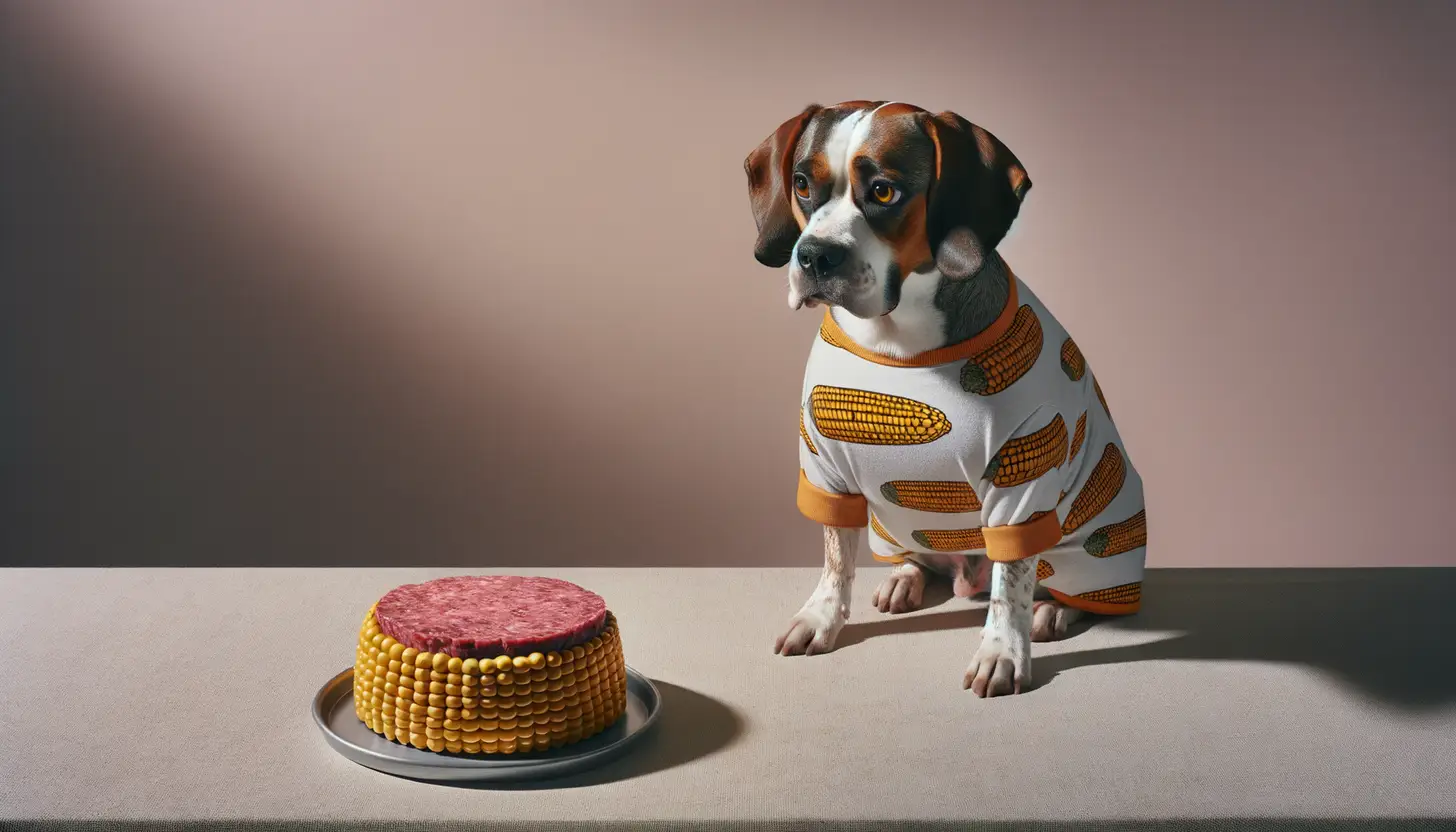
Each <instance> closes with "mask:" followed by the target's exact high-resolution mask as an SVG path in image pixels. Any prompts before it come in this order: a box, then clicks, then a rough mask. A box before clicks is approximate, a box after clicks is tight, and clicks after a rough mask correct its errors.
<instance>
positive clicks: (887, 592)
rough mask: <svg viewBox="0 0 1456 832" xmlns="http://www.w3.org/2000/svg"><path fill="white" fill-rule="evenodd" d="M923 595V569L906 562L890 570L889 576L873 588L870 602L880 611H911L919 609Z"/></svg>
mask: <svg viewBox="0 0 1456 832" xmlns="http://www.w3.org/2000/svg"><path fill="white" fill-rule="evenodd" d="M924 595H925V570H923V569H921V568H920V567H919V566H916V565H915V564H913V563H909V562H906V563H902V564H900V565H899V566H896V567H895V568H894V569H892V570H890V574H889V576H887V577H886V578H885V580H884V581H882V582H881V583H880V585H879V587H878V588H876V589H875V596H874V598H872V599H871V600H870V603H872V604H874V605H875V608H876V609H878V610H879V611H880V612H888V613H901V612H913V611H915V610H918V609H920V602H921V599H922V598H923V597H924Z"/></svg>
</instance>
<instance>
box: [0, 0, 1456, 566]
mask: <svg viewBox="0 0 1456 832" xmlns="http://www.w3.org/2000/svg"><path fill="white" fill-rule="evenodd" d="M83 7H84V8H83ZM543 7H550V8H543ZM892 9H894V10H896V11H892ZM1453 11H1456V7H1453V6H1452V5H1451V4H1438V3H1430V4H1416V3H1384V4H1364V5H1357V4H1353V3H1340V4H1335V3H1324V2H1311V3H1300V2H1282V3H1177V4H1168V3H1152V2H1148V3H1115V2H1105V1H1104V2H1099V3H1095V4H1094V3H1071V2H1068V3H1056V4H1053V3H1021V2H1000V3H982V4H969V3H950V2H945V3H940V4H932V3H913V2H901V3H896V4H890V3H854V4H849V3H844V2H837V3H833V4H830V3H822V4H821V3H810V2H794V3H784V2H761V3H748V2H734V3H719V4H712V5H709V4H690V3H677V2H659V3H653V4H645V3H627V2H621V0H614V2H611V3H587V2H580V3H572V4H562V3H554V4H531V3H504V2H502V3H494V4H483V3H431V4H426V5H424V6H418V7H417V6H414V5H412V4H404V5H401V4H386V3H358V2H342V0H339V1H338V2H321V3H307V4H302V3H294V2H286V1H285V0H268V2H249V3H232V4H195V3H184V2H171V3H164V2H123V0H110V2H104V3H103V2H96V3H92V4H83V3H68V4H28V5H27V6H26V7H25V9H24V10H20V9H18V8H16V7H15V6H13V5H12V6H10V7H8V9H7V11H6V12H5V25H3V26H0V55H3V56H4V57H0V62H3V63H0V66H3V69H4V73H3V86H0V94H3V96H4V99H3V103H4V109H5V110H6V112H8V113H10V114H11V115H10V116H7V119H6V120H7V121H8V122H9V124H8V126H6V127H4V128H0V132H3V142H4V144H3V147H0V149H3V152H4V155H3V159H4V160H5V162H4V164H5V165H6V168H7V171H6V173H5V185H4V187H0V205H3V209H4V213H3V216H5V217H6V223H7V224H8V225H9V228H8V232H6V234H7V236H8V240H7V241H6V242H5V243H4V244H3V245H0V274H3V275H4V277H5V280H4V281H3V286H0V292H3V295H0V333H3V336H0V337H3V338H4V339H5V347H4V351H5V359H4V361H0V372H3V373H4V375H3V376H0V378H3V382H4V386H5V389H6V391H7V392H8V393H10V394H12V396H11V397H10V398H9V402H10V403H9V404H7V405H6V406H5V410H6V411H7V415H5V416H4V418H3V420H0V430H3V432H0V439H3V444H0V453H3V454H4V456H5V457H6V458H7V459H9V460H10V461H9V462H7V463H6V464H4V465H3V466H0V471H3V474H0V476H3V477H4V483H5V486H4V491H3V494H4V497H3V511H4V515H3V516H0V535H3V537H0V542H3V544H4V546H3V556H4V558H5V560H6V562H9V563H114V564H144V563H188V564H213V563H229V564H239V563H263V564H297V563H318V564H365V563H368V564H391V563H409V564H413V563H434V564H441V565H444V564H452V565H454V564H458V565H474V564H481V565H511V566H516V565H526V564H552V565H559V564H568V563H571V564H593V565H595V564H600V565H619V564H639V565H675V564H705V565H706V564H739V565H756V564H780V565H787V564H811V563H815V562H817V560H818V558H819V553H818V549H817V545H818V533H817V531H816V530H815V529H814V528H813V527H812V526H811V525H809V524H808V522H807V521H804V520H801V519H800V518H799V517H798V515H797V514H796V512H795V510H794V506H793V489H794V482H795V467H794V466H795V451H794V448H795V442H796V424H795V420H796V413H795V406H796V394H797V391H798V385H799V381H800V373H801V370H802V361H803V358H804V354H805V350H806V348H807V346H808V343H809V339H810V338H811V336H812V333H813V331H814V329H815V327H816V316H815V315H814V314H812V313H809V312H805V313H801V314H797V315H795V314H791V313H790V312H789V311H788V309H787V308H786V307H785V305H784V291H783V277H782V275H780V274H776V273H773V272H770V271H769V270H767V269H764V268H762V267H760V266H758V265H757V264H756V263H755V262H754V261H753V259H752V257H751V245H752V239H753V223H752V219H751V217H750V214H749V211H748V199H747V195H746V192H745V183H744V176H743V171H742V168H741V164H742V160H743V157H744V156H745V155H746V154H747V152H748V151H749V150H750V149H751V148H752V147H753V146H754V145H755V144H756V143H757V142H758V141H759V140H760V139H762V138H763V137H764V136H765V135H767V134H768V132H769V131H770V130H772V129H773V128H774V127H775V126H776V125H777V124H778V123H779V122H780V121H782V120H783V119H785V118H787V117H788V116H789V115H790V114H792V113H793V112H794V111H795V110H796V109H797V108H799V107H801V106H803V105H804V104H806V103H808V102H810V101H819V102H823V103H830V102H834V101H839V100H844V99H849V98H871V99H874V98H885V99H897V100H907V101H911V102H914V103H917V104H920V105H922V106H925V107H929V108H932V109H952V110H955V111H957V112H959V113H961V114H962V115H964V116H966V117H968V118H970V119H971V120H973V121H976V122H978V123H980V124H982V125H984V126H986V127H988V128H989V129H991V130H992V131H993V132H995V133H996V134H997V135H998V136H999V137H1001V138H1002V139H1003V140H1005V141H1006V142H1007V143H1008V144H1009V145H1010V146H1011V147H1012V148H1013V150H1014V151H1015V152H1016V153H1017V154H1018V155H1019V156H1020V158H1021V159H1022V160H1023V161H1024V162H1025V163H1026V165H1027V166H1028V168H1029V170H1030V173H1031V176H1032V179H1033V180H1034V181H1035V185H1036V187H1035V189H1034V190H1033V191H1032V193H1031V195H1030V197H1029V199H1028V202H1027V205H1026V208H1025V210H1024V211H1023V214H1022V219H1021V221H1020V224H1019V225H1018V227H1017V228H1016V229H1015V230H1014V232H1013V234H1012V237H1011V239H1010V240H1009V241H1008V242H1007V243H1006V244H1005V245H1004V246H1003V251H1004V253H1005V254H1006V255H1007V257H1008V258H1009V259H1010V261H1011V262H1012V263H1013V265H1014V266H1015V267H1016V268H1017V270H1018V271H1019V273H1020V274H1021V275H1022V276H1023V277H1024V278H1025V279H1026V280H1027V281H1028V282H1029V283H1031V284H1032V285H1033V286H1034V287H1035V288H1036V290H1037V291H1038V293H1039V294H1040V295H1041V297H1042V298H1043V299H1044V300H1045V301H1046V302H1047V303H1048V304H1049V305H1050V306H1051V307H1052V309H1053V310H1054V311H1055V312H1056V313H1057V315H1058V316H1059V317H1060V318H1061V320H1062V321H1063V322H1064V323H1065V324H1066V325H1067V326H1068V327H1069V328H1070V329H1071V331H1072V332H1073V333H1075V334H1076V336H1077V340H1078V342H1079V343H1080V344H1081V345H1082V347H1083V350H1084V351H1085V353H1086V354H1087V355H1088V357H1089V360H1090V361H1091V362H1092V364H1093V366H1094V367H1095V368H1096V370H1097V373H1098V376H1099V378H1100V379H1101V380H1102V385H1103V387H1104V389H1105V390H1106V393H1107V396H1108V398H1109V400H1110V404H1111V406H1112V409H1113V412H1114V413H1115V414H1116V415H1117V419H1118V423H1119V425H1120V426H1121V428H1122V430H1123V432H1124V435H1125V437H1126V440H1127V443H1128V446H1129V448H1130V451H1131V453H1132V455H1133V458H1134V460H1135V461H1136V463H1137V465H1138V466H1139V467H1140V469H1141V471H1142V473H1143V477H1144V479H1145V482H1146V488H1147V494H1148V510H1149V514H1150V516H1151V522H1152V524H1153V540H1154V544H1153V549H1152V550H1151V553H1150V563H1151V564H1153V565H1157V566H1214V565H1219V566H1262V565H1269V566H1292V565H1301V566H1302V565H1309V566H1314V565H1334V566H1341V565H1367V564H1406V565H1417V564H1447V565H1456V548H1453V547H1452V546H1450V545H1449V544H1448V534H1447V533H1446V525H1447V524H1446V514H1448V513H1450V512H1451V511H1452V510H1453V506H1456V476H1453V475H1456V441H1453V439H1452V434H1451V425H1452V424H1453V423H1456V373H1453V372H1452V371H1451V362H1452V361H1453V358H1456V330H1453V329H1451V328H1450V327H1448V326H1444V325H1445V324H1446V321H1447V319H1446V317H1445V315H1446V312H1447V311H1448V310H1449V309H1450V308H1451V307H1452V305H1453V304H1456V280H1453V274H1452V267H1451V265H1450V261H1449V260H1448V257H1447V256H1446V250H1447V249H1449V241H1450V240H1451V239H1452V238H1453V235H1456V229H1453V222H1452V220H1453V218H1456V212H1453V184H1456V183H1453V153H1452V148H1453V147H1456V97H1453V96H1452V95H1451V93H1450V90H1451V89H1452V86H1453V81H1456V58H1453V57H1451V53H1450V52H1449V50H1447V49H1445V45H1446V44H1449V43H1450V42H1451V40H1452V36H1453V34H1456V25H1453V21H1456V14H1453ZM750 332H754V333H756V334H754V335H752V336H749V335H748V334H747V333H750Z"/></svg>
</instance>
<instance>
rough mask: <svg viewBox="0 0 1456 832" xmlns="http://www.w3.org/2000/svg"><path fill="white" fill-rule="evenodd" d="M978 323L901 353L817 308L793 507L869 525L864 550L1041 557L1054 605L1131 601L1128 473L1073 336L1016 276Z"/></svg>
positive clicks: (1137, 496) (1137, 515)
mask: <svg viewBox="0 0 1456 832" xmlns="http://www.w3.org/2000/svg"><path fill="white" fill-rule="evenodd" d="M1009 279H1010V281H1011V291H1010V295H1009V297H1008V300H1007V304H1006V308H1005V309H1004V310H1003V311H1002V313H1001V315H1000V317H998V318H997V320H996V322H995V323H994V324H992V325H991V326H990V327H989V328H988V329H987V330H986V331H985V332H982V333H981V334H979V335H977V336H976V337H975V338H972V339H971V340H969V341H965V342H962V343H960V344H953V345H951V346H948V347H944V348H941V349H938V350H933V351H931V352H927V353H922V354H920V355H918V356H915V357H913V358H910V359H903V360H902V359H894V358H890V357H888V356H883V355H878V354H876V353H872V352H870V351H869V350H866V349H864V348H863V347H861V346H860V345H858V344H856V343H854V342H853V341H851V340H850V339H849V338H848V337H847V336H846V335H845V334H844V332H843V331H842V330H841V329H840V328H839V327H838V325H837V324H836V323H835V322H834V318H833V317H832V315H830V314H828V313H827V312H826V314H825V318H824V324H823V326H822V327H821V328H820V331H819V335H818V337H817V338H816V339H815V341H814V346H813V349H812V350H811V351H810V353H809V364H808V368H807V370H806V372H805V377H804V392H803V399H802V409H801V411H800V426H799V434H800V442H799V460H800V469H801V470H800V475H799V495H798V504H799V509H800V511H802V512H803V513H804V514H805V515H806V516H807V517H809V518H810V519H812V520H815V521H817V522H819V523H823V524H825V525H829V526H839V527H856V528H858V527H864V526H868V527H869V529H870V532H869V537H870V551H871V553H872V554H873V555H874V556H875V557H876V558H877V559H879V560H884V561H890V562H900V561H903V560H904V559H905V558H906V557H911V558H913V557H915V555H917V554H929V553H937V552H944V553H956V554H977V555H986V556H987V557H989V558H991V559H992V560H999V561H1011V560H1018V559H1021V558H1026V557H1032V556H1035V555H1040V556H1041V562H1040V564H1039V565H1038V568H1037V576H1038V578H1039V579H1040V582H1041V585H1042V586H1043V587H1045V588H1046V589H1048V590H1050V591H1051V592H1052V594H1053V595H1054V596H1055V597H1057V598H1058V599H1059V600H1061V601H1063V602H1064V603H1067V604H1068V605H1070V606H1075V607H1078V608H1081V609H1086V610H1088V611H1091V612H1099V613H1104V614H1113V615H1116V614H1126V613H1131V612H1136V611H1137V609H1138V606H1139V603H1140V601H1141V585H1142V573H1143V562H1144V558H1145V555H1146V552H1147V546H1146V543H1147V527H1146V518H1145V513H1144V507H1143V491H1142V480H1141V479H1140V478H1139V476H1138V474H1137V471H1136V470H1135V469H1134V468H1133V466H1132V464H1131V462H1130V461H1129V460H1128V458H1127V454H1126V453H1125V452H1124V450H1123V446H1122V440H1121V438H1120V437H1119V436H1118V433H1117V428H1116V426H1115V425H1114V424H1113V422H1112V417H1111V415H1110V414H1109V413H1108V410H1107V405H1106V402H1105V400H1104V399H1103V397H1102V391H1101V387H1100V385H1098V384H1097V382H1096V380H1095V379H1094V377H1093V374H1092V371H1091V368H1090V367H1089V366H1088V365H1087V362H1086V360H1085V359H1084V357H1083V356H1082V353H1081V351H1080V350H1079V349H1078V348H1077V345H1076V344H1075V343H1074V342H1073V341H1072V339H1071V338H1070V337H1068V335H1067V333H1066V331H1065V330H1064V329H1063V328H1062V326H1061V324H1059V323H1058V322H1057V321H1056V319H1055V318H1053V317H1052V315H1051V314H1050V313H1049V312H1048V311H1047V310H1046V307H1044V306H1043V305H1042V304H1041V302H1040V301H1039V300H1038V299H1037V298H1036V296H1035V295H1034V294H1032V292H1031V291H1030V290H1029V289H1028V288H1027V287H1026V285H1025V284H1023V283H1022V282H1021V281H1020V280H1019V279H1017V278H1016V277H1014V276H1012V277H1010V278H1009Z"/></svg>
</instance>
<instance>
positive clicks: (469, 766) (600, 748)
mask: <svg viewBox="0 0 1456 832" xmlns="http://www.w3.org/2000/svg"><path fill="white" fill-rule="evenodd" d="M661 708H662V698H661V697H660V696H659V695H658V692H657V687H656V686H655V685H653V684H652V680H651V679H648V678H647V677H646V676H643V675H642V674H640V673H638V672H637V671H635V670H633V669H632V668H631V667H628V668H627V713H625V714H623V716H622V718H620V719H618V720H617V721H616V723H615V724H613V725H612V726H611V727H610V728H608V729H606V730H605V731H603V732H601V733H600V734H597V735H596V736H594V737H591V738H589V739H585V740H582V741H581V742H579V743H575V744H574V745H568V746H564V747H562V748H553V749H551V750H549V751H545V752H542V753H532V754H522V755H510V756H502V757H500V758H489V759H487V758H483V757H470V756H466V755H463V754H458V755H457V754H449V753H439V752H435V751H425V750H421V749H418V748H414V747H411V746H408V745H400V744H399V743H397V742H391V741H389V740H387V739H385V738H384V737H381V736H379V735H378V734H376V733H374V732H373V731H371V730H369V727H368V726H366V725H365V724H364V723H363V722H360V721H359V717H358V716H357V715H356V714H355V713H354V668H352V667H350V668H348V669H346V670H344V671H343V672H342V673H340V674H339V675H337V676H335V677H334V678H332V679H330V680H329V681H328V682H327V683H326V684H325V685H324V686H323V687H322V688H320V689H319V692H318V693H317V694H316V695H315V696H314V698H313V720H314V722H316V723H317V724H318V727H319V730H321V731H323V732H324V739H326V740H328V743H329V745H331V746H333V748H334V750H335V751H337V752H339V753H340V754H343V755H344V756H345V757H348V758H349V759H350V760H353V761H354V762H356V763H358V764H360V765H362V766H368V767H369V768H372V769H375V770H377V771H382V772H385V773H387V774H394V775H398V776H400V777H408V778H411V779H415V780H432V781H457V782H458V781H469V782H476V783H488V782H496V783H519V782H522V781H531V780H546V779H550V778H554V777H562V776H565V775H567V774H575V773H577V772H581V771H586V770H587V769H590V768H595V767H596V766H599V765H602V764H603V763H606V762H608V761H610V760H614V759H616V758H617V757H619V756H621V755H622V754H623V753H624V752H626V751H627V750H628V748H630V747H631V745H632V743H634V742H636V741H637V740H638V739H640V738H641V737H642V735H643V734H645V733H646V732H647V729H649V728H651V727H652V725H653V723H655V722H656V721H657V715H658V713H659V712H660V711H661Z"/></svg>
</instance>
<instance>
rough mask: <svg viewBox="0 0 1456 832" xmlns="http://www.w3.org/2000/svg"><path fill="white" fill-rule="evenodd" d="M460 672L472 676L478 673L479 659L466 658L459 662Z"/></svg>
mask: <svg viewBox="0 0 1456 832" xmlns="http://www.w3.org/2000/svg"><path fill="white" fill-rule="evenodd" d="M460 672H461V673H463V674H465V675H466V676H474V675H476V674H478V673H480V660H479V659H466V660H465V661H463V662H461V663H460Z"/></svg>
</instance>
